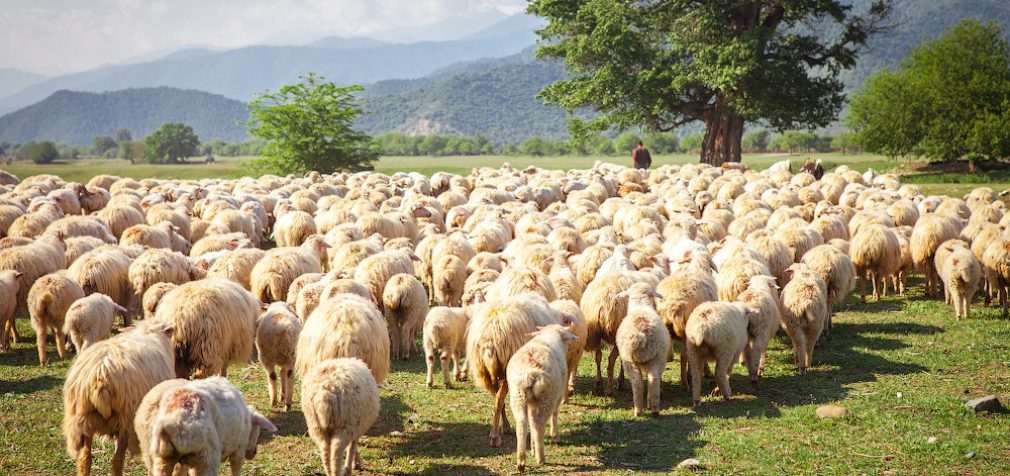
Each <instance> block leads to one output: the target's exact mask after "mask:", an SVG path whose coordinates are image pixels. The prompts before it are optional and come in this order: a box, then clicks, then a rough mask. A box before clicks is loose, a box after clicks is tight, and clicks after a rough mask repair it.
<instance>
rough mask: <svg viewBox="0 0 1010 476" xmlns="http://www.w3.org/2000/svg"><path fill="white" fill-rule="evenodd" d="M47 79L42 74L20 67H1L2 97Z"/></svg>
mask: <svg viewBox="0 0 1010 476" xmlns="http://www.w3.org/2000/svg"><path fill="white" fill-rule="evenodd" d="M45 79H46V77H45V76H42V75H40V74H35V73H29V72H27V71H21V70H19V69H10V68H0V97H2V96H7V95H10V94H14V93H16V92H18V91H20V90H22V89H24V88H26V87H28V86H31V85H33V84H35V83H39V82H41V81H43V80H45Z"/></svg>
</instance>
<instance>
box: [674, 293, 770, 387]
mask: <svg viewBox="0 0 1010 476" xmlns="http://www.w3.org/2000/svg"><path fill="white" fill-rule="evenodd" d="M757 312H758V311H757V310H755V309H753V308H750V307H748V306H746V305H744V304H741V303H729V302H718V301H717V302H707V303H703V304H701V305H699V306H698V307H696V308H694V311H693V312H691V316H690V317H689V318H688V319H687V327H686V328H685V329H684V334H685V342H686V346H685V349H684V354H685V357H686V358H687V360H688V367H689V369H690V372H689V373H690V376H691V401H692V402H693V404H694V406H698V404H700V403H701V377H702V373H703V369H704V368H705V366H706V363H705V362H706V361H710V360H714V361H715V379H716V385H717V387H718V391H719V393H721V394H722V397H723V398H725V399H726V400H729V399H730V398H732V396H733V391H732V389H731V388H730V385H729V375H730V373H732V371H733V365H734V364H736V362H737V360H739V359H740V354H741V353H742V352H743V351H744V348H745V347H746V346H747V326H748V323H749V322H750V320H751V317H753V316H754V314H756V313H757Z"/></svg>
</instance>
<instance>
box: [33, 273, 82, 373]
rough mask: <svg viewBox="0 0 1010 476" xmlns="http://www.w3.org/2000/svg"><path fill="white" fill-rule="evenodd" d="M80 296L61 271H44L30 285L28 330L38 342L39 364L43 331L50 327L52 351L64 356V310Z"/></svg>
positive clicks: (42, 360) (43, 356)
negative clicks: (29, 325) (53, 344)
mask: <svg viewBox="0 0 1010 476" xmlns="http://www.w3.org/2000/svg"><path fill="white" fill-rule="evenodd" d="M82 297H84V290H83V289H81V286H79V285H78V284H77V282H75V281H74V280H72V279H70V278H68V277H67V276H66V275H65V273H53V274H47V275H45V276H43V277H41V278H39V279H38V280H36V281H35V283H34V284H32V288H31V290H30V291H29V292H28V312H29V313H30V314H31V318H32V329H34V330H35V337H36V340H37V343H38V352H39V365H43V366H44V365H46V362H47V359H46V334H47V333H48V332H49V331H50V330H52V331H53V335H54V336H55V338H54V340H55V341H56V351H57V352H58V353H59V356H60V358H61V359H62V358H63V357H64V354H65V352H64V346H65V345H66V338H65V335H64V333H63V323H64V319H65V318H66V314H67V309H69V308H70V306H71V305H72V304H73V303H74V301H77V300H78V299H80V298H82Z"/></svg>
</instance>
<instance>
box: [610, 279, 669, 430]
mask: <svg viewBox="0 0 1010 476" xmlns="http://www.w3.org/2000/svg"><path fill="white" fill-rule="evenodd" d="M618 297H620V298H623V299H627V300H628V313H627V315H626V316H625V317H624V320H622V321H621V325H620V326H619V327H618V328H617V336H616V343H617V350H618V352H619V353H620V356H621V363H622V365H623V366H624V371H625V373H626V374H628V376H629V377H630V379H631V391H632V396H633V398H634V403H635V416H639V415H641V414H642V412H644V411H645V410H646V409H648V411H650V412H651V413H652V414H653V415H658V414H659V402H660V385H661V380H660V377H661V376H662V375H663V368H664V367H665V366H666V358H667V356H668V355H669V353H670V332H669V331H668V330H667V329H666V326H665V325H664V323H663V320H662V319H661V318H660V317H659V314H658V313H656V308H655V298H657V297H660V296H659V295H658V294H656V291H655V289H653V287H652V286H650V285H649V284H647V283H635V284H634V285H632V286H631V287H630V288H628V290H627V291H623V292H621V293H620V294H618ZM646 397H648V398H647V399H648V402H646Z"/></svg>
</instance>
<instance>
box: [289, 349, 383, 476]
mask: <svg viewBox="0 0 1010 476" xmlns="http://www.w3.org/2000/svg"><path fill="white" fill-rule="evenodd" d="M379 405H380V400H379V387H378V385H376V383H375V378H373V377H372V374H371V373H369V369H368V367H367V366H366V365H365V364H364V362H362V361H361V360H358V359H354V358H339V359H329V360H324V361H322V362H320V363H319V364H318V365H316V366H314V367H312V369H311V370H310V371H309V373H308V374H306V375H305V376H304V378H303V380H302V413H303V414H304V415H305V423H306V426H307V427H308V430H309V436H310V437H311V438H312V441H313V442H315V444H316V447H318V448H319V454H320V456H321V458H322V462H323V468H324V473H325V474H326V476H350V474H351V473H352V472H353V471H354V465H355V462H356V460H357V459H358V439H359V438H361V436H362V435H364V434H365V432H367V431H368V428H369V427H371V426H372V423H374V422H375V420H376V419H377V418H378V416H379Z"/></svg>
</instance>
